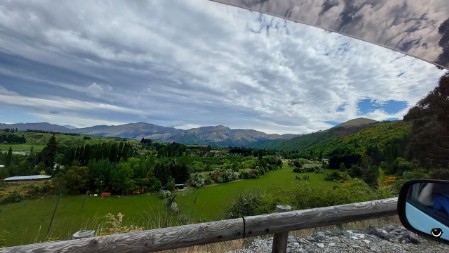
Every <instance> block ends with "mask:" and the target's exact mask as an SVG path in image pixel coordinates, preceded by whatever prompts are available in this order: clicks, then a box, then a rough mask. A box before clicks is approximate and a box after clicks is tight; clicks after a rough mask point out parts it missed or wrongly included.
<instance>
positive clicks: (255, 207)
mask: <svg viewBox="0 0 449 253" xmlns="http://www.w3.org/2000/svg"><path fill="white" fill-rule="evenodd" d="M272 209H273V208H270V205H269V204H268V203H267V201H265V200H264V199H263V198H262V196H261V195H260V194H259V193H250V192H244V193H241V194H240V195H239V196H238V197H237V199H236V200H235V201H234V202H233V203H232V204H231V205H230V206H229V208H228V211H227V216H228V218H239V217H243V216H251V215H258V214H263V213H269V212H271V211H272Z"/></svg>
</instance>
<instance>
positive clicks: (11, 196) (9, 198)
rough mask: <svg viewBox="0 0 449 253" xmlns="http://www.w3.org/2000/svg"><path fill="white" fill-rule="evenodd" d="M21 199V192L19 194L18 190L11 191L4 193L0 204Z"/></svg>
mask: <svg viewBox="0 0 449 253" xmlns="http://www.w3.org/2000/svg"><path fill="white" fill-rule="evenodd" d="M23 199H24V197H23V196H22V194H20V193H19V192H16V191H13V192H11V193H9V194H8V195H6V197H5V198H3V200H2V201H1V202H0V204H8V203H14V202H20V201H22V200H23Z"/></svg>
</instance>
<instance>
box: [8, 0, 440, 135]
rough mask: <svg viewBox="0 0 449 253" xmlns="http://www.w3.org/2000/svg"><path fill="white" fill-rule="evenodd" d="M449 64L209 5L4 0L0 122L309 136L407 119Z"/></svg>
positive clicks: (179, 0) (197, 1)
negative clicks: (345, 125)
mask: <svg viewBox="0 0 449 253" xmlns="http://www.w3.org/2000/svg"><path fill="white" fill-rule="evenodd" d="M443 73H444V71H443V70H439V69H437V68H436V67H435V66H433V65H431V64H429V63H426V62H423V61H421V60H418V59H415V58H412V57H408V56H405V55H403V54H401V53H397V52H393V51H391V50H389V49H385V48H382V47H379V46H376V45H373V44H369V43H366V42H362V41H358V40H355V39H351V38H348V37H344V36H342V35H339V34H336V33H331V32H328V31H324V30H321V29H318V28H314V27H310V26H306V25H301V24H297V23H292V22H288V21H284V20H282V19H279V18H273V17H270V16H267V15H261V14H259V13H255V12H250V11H247V10H243V9H238V8H236V7H231V6H225V5H222V4H218V3H214V2H210V1H206V0H171V1H166V0H152V1H87V0H85V1H58V3H57V4H55V2H54V1H45V0H36V1H33V0H26V1H25V0H11V1H1V2H0V122H2V123H19V122H23V123H26V122H49V123H54V124H59V125H71V126H75V127H86V126H93V125H99V124H106V125H117V124H124V123H130V122H148V123H152V124H157V125H161V126H170V127H175V128H181V129H188V128H193V127H200V126H213V125H225V126H228V127H231V128H243V129H249V128H251V129H257V130H260V131H264V132H266V133H280V134H282V133H294V134H303V133H310V132H314V131H318V130H323V129H327V128H329V127H332V126H333V125H335V124H338V123H341V122H345V121H347V120H350V119H353V118H357V117H366V118H371V119H375V120H391V119H402V117H403V116H404V114H406V113H407V111H408V109H410V108H411V107H412V106H413V105H414V104H415V103H416V102H417V101H419V100H420V99H421V98H422V97H424V96H425V95H426V94H427V93H428V92H429V91H431V90H432V89H433V88H434V87H435V86H436V85H437V82H438V79H439V78H440V77H441V76H442V75H443Z"/></svg>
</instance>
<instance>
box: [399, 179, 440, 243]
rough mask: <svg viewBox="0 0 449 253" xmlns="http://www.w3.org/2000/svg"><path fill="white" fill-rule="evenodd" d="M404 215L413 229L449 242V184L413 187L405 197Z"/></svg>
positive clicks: (425, 184)
mask: <svg viewBox="0 0 449 253" xmlns="http://www.w3.org/2000/svg"><path fill="white" fill-rule="evenodd" d="M405 215H406V218H407V220H408V222H409V223H410V225H411V226H412V227H414V228H415V229H417V230H419V231H421V232H423V233H426V234H430V235H431V236H433V237H435V238H441V239H444V240H449V184H443V183H416V184H415V185H413V186H412V187H411V188H410V190H409V192H408V195H407V202H406V206H405Z"/></svg>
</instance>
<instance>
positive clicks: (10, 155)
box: [5, 147, 12, 166]
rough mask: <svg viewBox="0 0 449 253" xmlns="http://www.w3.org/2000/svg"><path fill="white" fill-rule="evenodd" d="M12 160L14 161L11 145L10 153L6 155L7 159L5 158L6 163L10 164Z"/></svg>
mask: <svg viewBox="0 0 449 253" xmlns="http://www.w3.org/2000/svg"><path fill="white" fill-rule="evenodd" d="M11 162H12V148H11V147H9V149H8V154H7V155H6V159H5V165H6V166H10V165H11Z"/></svg>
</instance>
